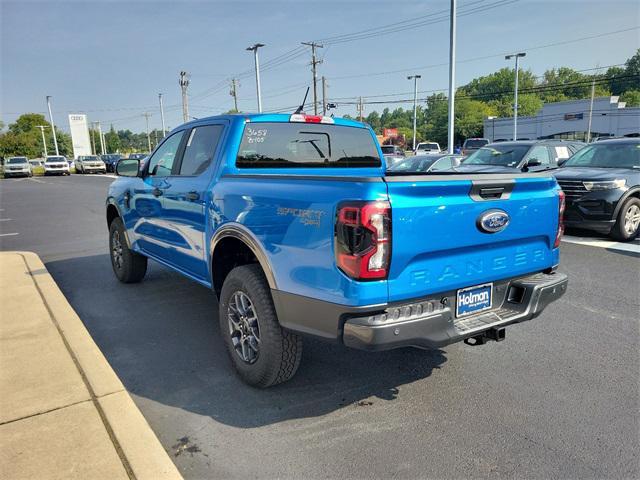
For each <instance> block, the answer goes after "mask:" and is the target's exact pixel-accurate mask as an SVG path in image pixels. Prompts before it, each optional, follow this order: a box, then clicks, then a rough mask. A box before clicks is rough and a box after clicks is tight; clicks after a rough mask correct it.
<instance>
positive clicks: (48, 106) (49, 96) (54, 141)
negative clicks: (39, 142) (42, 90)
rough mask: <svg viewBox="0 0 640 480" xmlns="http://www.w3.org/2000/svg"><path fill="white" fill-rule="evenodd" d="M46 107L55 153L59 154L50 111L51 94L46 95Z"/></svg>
mask: <svg viewBox="0 0 640 480" xmlns="http://www.w3.org/2000/svg"><path fill="white" fill-rule="evenodd" d="M47 108H48V109H49V123H50V124H51V131H52V132H53V145H54V146H55V149H56V155H60V152H59V151H58V138H57V137H56V126H55V125H54V123H53V114H52V113H51V95H47Z"/></svg>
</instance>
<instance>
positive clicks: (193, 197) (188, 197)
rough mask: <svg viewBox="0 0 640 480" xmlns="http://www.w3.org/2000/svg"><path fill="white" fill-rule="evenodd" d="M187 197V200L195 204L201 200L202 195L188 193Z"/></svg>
mask: <svg viewBox="0 0 640 480" xmlns="http://www.w3.org/2000/svg"><path fill="white" fill-rule="evenodd" d="M186 196H187V200H190V201H192V202H195V201H196V200H198V199H199V198H200V195H199V194H198V192H189V193H187V195H186Z"/></svg>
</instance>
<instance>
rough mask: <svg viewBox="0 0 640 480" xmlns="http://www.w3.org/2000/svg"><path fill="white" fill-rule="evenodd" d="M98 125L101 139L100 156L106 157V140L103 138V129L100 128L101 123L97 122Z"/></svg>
mask: <svg viewBox="0 0 640 480" xmlns="http://www.w3.org/2000/svg"><path fill="white" fill-rule="evenodd" d="M96 124H97V125H98V135H99V137H100V152H101V153H100V154H101V155H104V153H105V152H104V138H103V137H102V127H101V126H100V122H96Z"/></svg>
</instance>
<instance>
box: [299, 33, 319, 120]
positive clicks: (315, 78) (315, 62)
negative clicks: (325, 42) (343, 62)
mask: <svg viewBox="0 0 640 480" xmlns="http://www.w3.org/2000/svg"><path fill="white" fill-rule="evenodd" d="M302 45H306V46H308V47H311V72H312V73H313V114H314V115H317V114H318V90H317V89H318V87H317V83H318V72H317V69H316V65H318V64H320V63H322V60H317V59H316V48H323V47H322V45H320V44H319V43H315V42H302Z"/></svg>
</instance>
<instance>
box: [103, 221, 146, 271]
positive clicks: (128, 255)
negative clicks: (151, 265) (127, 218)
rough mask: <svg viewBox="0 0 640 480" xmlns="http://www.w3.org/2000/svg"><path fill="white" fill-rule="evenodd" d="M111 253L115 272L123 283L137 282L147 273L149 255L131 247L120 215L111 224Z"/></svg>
mask: <svg viewBox="0 0 640 480" xmlns="http://www.w3.org/2000/svg"><path fill="white" fill-rule="evenodd" d="M109 254H110V256H111V266H112V267H113V273H115V275H116V278H117V279H118V280H120V281H121V282H122V283H137V282H139V281H141V280H142V279H143V278H144V275H145V274H146V273H147V257H145V256H143V255H140V254H138V253H135V252H134V251H132V250H131V249H130V248H129V246H128V245H127V240H126V237H125V231H124V224H123V223H122V220H121V219H120V217H118V218H116V219H114V220H113V221H112V222H111V225H110V226H109Z"/></svg>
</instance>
